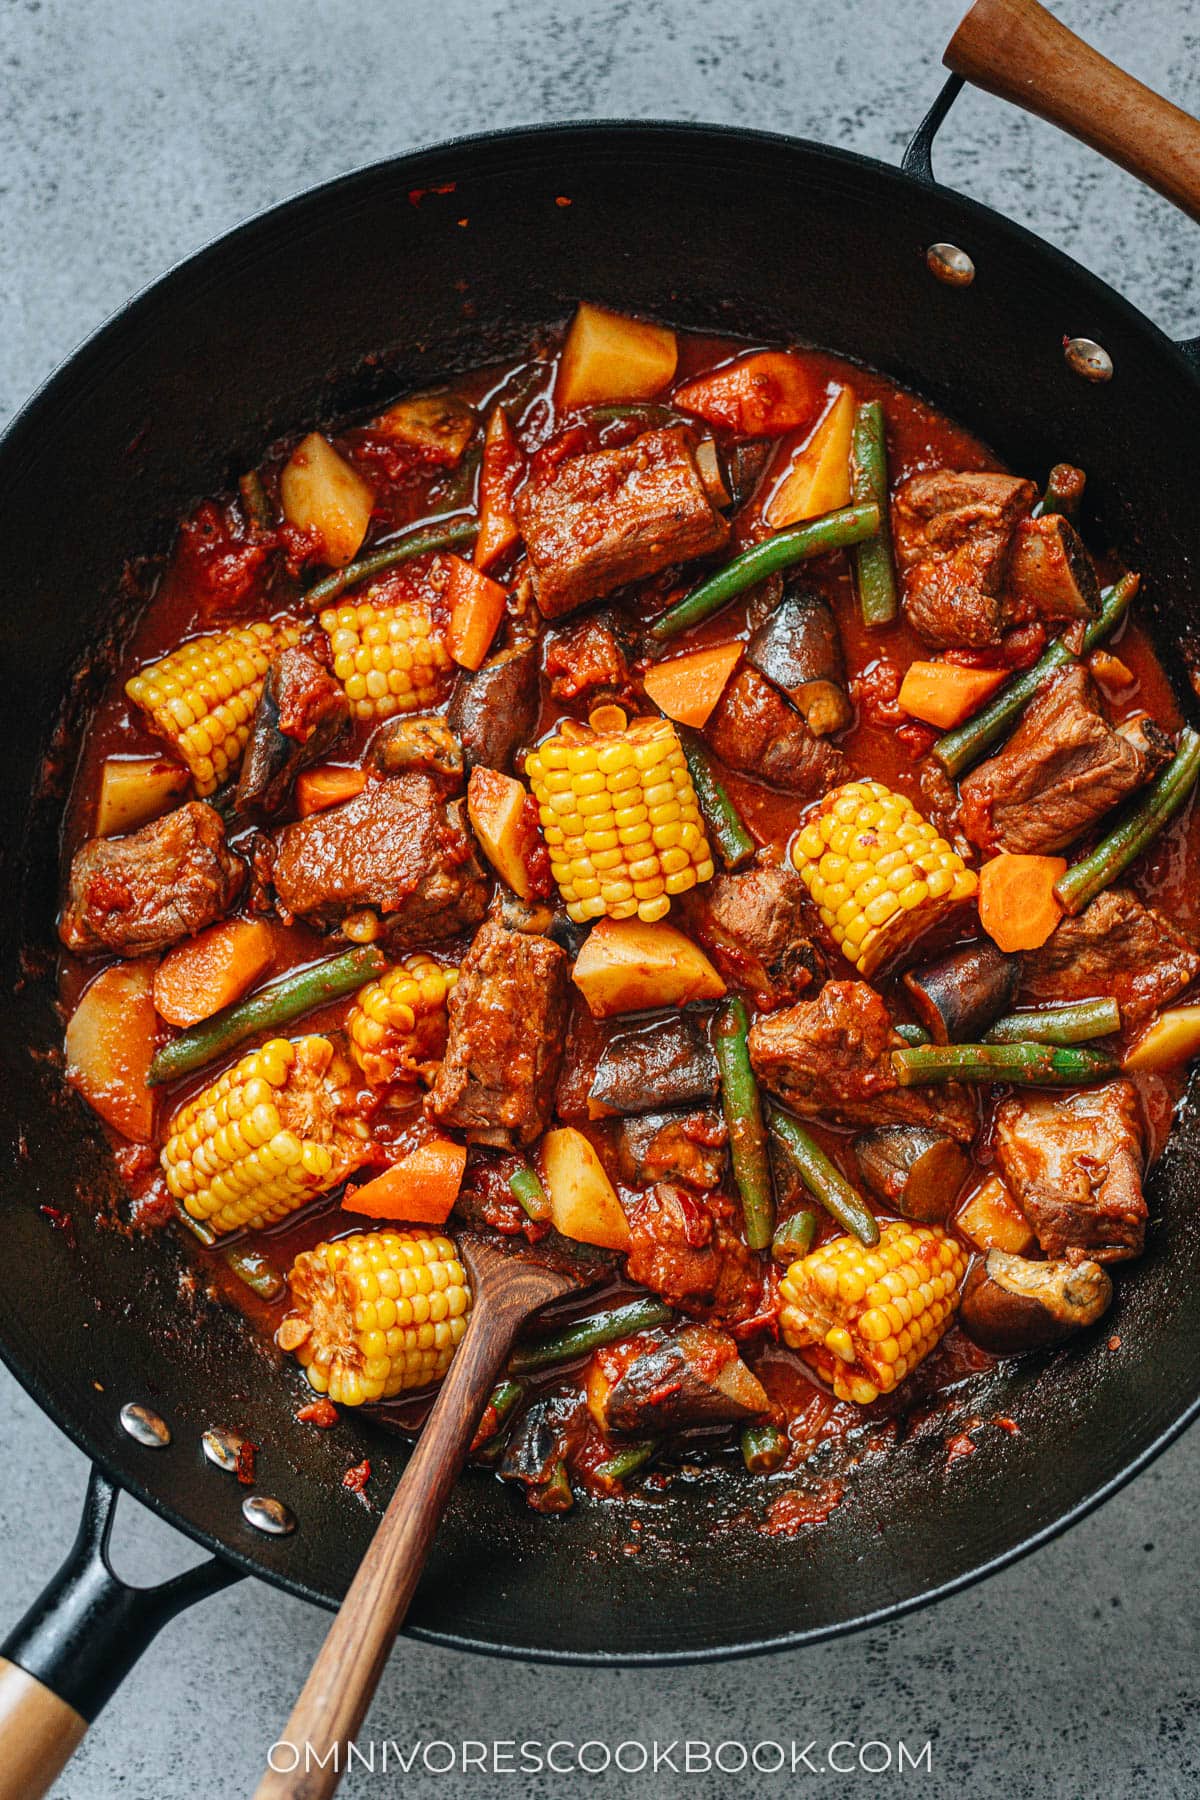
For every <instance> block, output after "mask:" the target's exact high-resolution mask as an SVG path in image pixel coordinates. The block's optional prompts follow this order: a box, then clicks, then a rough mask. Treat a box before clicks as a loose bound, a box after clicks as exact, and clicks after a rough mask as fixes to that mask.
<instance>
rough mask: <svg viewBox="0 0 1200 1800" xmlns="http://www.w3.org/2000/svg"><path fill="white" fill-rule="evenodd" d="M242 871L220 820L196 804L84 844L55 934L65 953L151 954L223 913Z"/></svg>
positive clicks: (215, 813)
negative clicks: (128, 831)
mask: <svg viewBox="0 0 1200 1800" xmlns="http://www.w3.org/2000/svg"><path fill="white" fill-rule="evenodd" d="M245 874H246V867H245V864H244V863H242V862H241V861H239V859H238V858H237V857H236V856H234V855H233V853H232V851H230V850H229V849H227V848H226V844H225V826H224V823H223V822H222V819H221V815H220V814H219V813H218V812H214V810H213V808H212V807H211V806H205V805H204V804H203V802H202V801H199V800H193V801H191V802H189V804H188V805H187V806H181V807H179V808H178V809H177V810H176V811H175V812H172V813H168V814H167V815H166V817H165V818H163V819H155V820H154V821H153V823H152V824H150V825H143V826H142V829H141V830H140V831H135V832H133V834H132V835H131V836H130V837H123V838H89V839H88V841H87V842H86V843H85V844H81V845H80V847H79V849H78V850H77V851H76V852H75V856H74V858H73V860H72V863H71V875H70V879H69V881H68V884H67V904H66V907H65V908H64V910H63V915H62V918H61V920H60V921H59V927H58V934H59V936H60V937H61V938H62V941H63V943H64V944H65V945H66V946H67V949H68V950H115V951H116V952H117V954H118V955H119V956H154V955H156V954H157V953H158V951H160V950H165V949H166V948H167V946H168V945H169V944H174V943H177V942H178V941H179V939H180V938H185V937H191V936H192V935H193V933H194V932H197V931H201V930H203V928H204V927H205V926H206V925H211V924H212V923H213V921H214V919H219V918H220V917H221V915H222V913H224V912H226V911H228V909H229V907H230V906H231V905H232V904H233V900H234V896H235V895H236V894H237V891H238V889H239V888H240V887H241V885H242V882H243V880H244V878H245Z"/></svg>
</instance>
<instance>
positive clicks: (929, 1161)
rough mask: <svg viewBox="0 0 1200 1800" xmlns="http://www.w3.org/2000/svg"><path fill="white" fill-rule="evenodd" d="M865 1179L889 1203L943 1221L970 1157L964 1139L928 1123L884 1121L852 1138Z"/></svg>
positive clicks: (907, 1214) (924, 1219) (928, 1220)
mask: <svg viewBox="0 0 1200 1800" xmlns="http://www.w3.org/2000/svg"><path fill="white" fill-rule="evenodd" d="M854 1153H855V1155H856V1156H857V1158H858V1166H859V1168H860V1169H861V1170H862V1177H863V1180H864V1181H865V1182H866V1184H867V1186H868V1187H869V1188H870V1190H871V1192H872V1193H873V1194H875V1195H877V1196H878V1198H879V1199H880V1200H882V1201H883V1202H884V1204H885V1205H886V1206H889V1207H890V1208H891V1209H892V1210H893V1211H894V1212H898V1213H900V1214H901V1215H902V1217H903V1218H906V1219H917V1220H919V1221H920V1222H921V1224H923V1225H930V1224H937V1225H941V1224H944V1223H945V1221H946V1218H947V1217H948V1215H949V1213H950V1209H951V1207H952V1205H953V1203H954V1201H955V1200H956V1199H957V1197H958V1193H959V1190H960V1189H961V1187H962V1184H963V1182H964V1181H965V1180H966V1178H967V1172H968V1170H969V1169H970V1166H971V1160H970V1158H969V1157H968V1155H967V1153H966V1151H965V1150H964V1149H963V1148H962V1146H961V1145H960V1144H956V1143H955V1141H954V1139H953V1138H950V1137H947V1136H946V1134H945V1133H944V1132H941V1131H932V1130H930V1129H929V1127H928V1126H925V1125H881V1126H880V1127H879V1128H878V1130H876V1131H864V1132H863V1134H862V1136H861V1137H859V1138H856V1139H855V1141H854Z"/></svg>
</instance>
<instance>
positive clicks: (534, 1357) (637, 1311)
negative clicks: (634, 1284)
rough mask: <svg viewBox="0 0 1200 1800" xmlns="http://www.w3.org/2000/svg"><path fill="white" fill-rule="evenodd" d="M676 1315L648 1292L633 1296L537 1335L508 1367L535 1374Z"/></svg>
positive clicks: (522, 1346)
mask: <svg viewBox="0 0 1200 1800" xmlns="http://www.w3.org/2000/svg"><path fill="white" fill-rule="evenodd" d="M674 1317H675V1315H674V1313H673V1312H672V1311H671V1308H670V1307H669V1306H667V1305H666V1304H665V1303H664V1302H663V1301H662V1300H656V1299H653V1298H651V1297H650V1296H649V1295H647V1296H646V1297H645V1299H642V1300H631V1301H629V1302H628V1304H627V1305H625V1306H615V1307H613V1308H612V1309H611V1310H610V1311H608V1312H601V1313H591V1314H589V1316H588V1317H587V1318H586V1319H576V1320H575V1322H574V1324H571V1325H564V1326H563V1328H562V1330H561V1331H555V1332H551V1334H550V1335H549V1336H548V1337H544V1338H535V1339H534V1341H533V1342H532V1343H531V1344H521V1345H519V1346H518V1348H517V1350H516V1352H515V1353H514V1355H513V1356H512V1358H511V1360H510V1362H509V1365H508V1366H509V1370H510V1372H511V1373H512V1374H513V1375H532V1374H533V1373H534V1372H535V1371H536V1370H537V1369H549V1368H552V1367H553V1366H554V1364H555V1363H562V1362H570V1361H571V1360H572V1359H573V1358H574V1357H576V1356H586V1355H587V1353H588V1352H589V1351H590V1350H600V1349H602V1348H603V1347H604V1345H605V1344H615V1343H617V1342H618V1341H619V1339H621V1338H625V1337H631V1336H632V1335H633V1333H634V1332H635V1331H651V1330H653V1329H654V1327H655V1326H656V1325H668V1324H670V1322H671V1320H672V1319H673V1318H674Z"/></svg>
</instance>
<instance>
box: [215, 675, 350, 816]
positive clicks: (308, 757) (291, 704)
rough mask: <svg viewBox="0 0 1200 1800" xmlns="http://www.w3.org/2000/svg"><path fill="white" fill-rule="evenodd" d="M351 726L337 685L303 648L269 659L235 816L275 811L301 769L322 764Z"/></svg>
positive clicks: (240, 778)
mask: <svg viewBox="0 0 1200 1800" xmlns="http://www.w3.org/2000/svg"><path fill="white" fill-rule="evenodd" d="M349 723H350V702H349V700H347V698H346V694H345V690H344V689H343V687H342V685H341V683H340V682H339V681H335V680H334V678H333V676H332V675H331V674H330V673H329V670H328V669H327V668H326V667H325V665H324V663H322V662H318V660H317V658H316V657H315V656H314V655H313V654H312V652H311V651H309V650H306V649H305V647H304V645H303V644H295V645H293V647H292V648H291V649H289V650H281V651H280V652H279V654H278V656H274V657H272V658H271V663H270V666H269V668H268V669H267V678H266V680H265V681H264V682H263V690H262V693H261V694H260V695H259V700H258V705H257V707H256V708H255V710H254V719H253V722H252V723H251V727H250V741H249V742H248V744H247V745H246V753H245V755H244V756H243V758H242V767H241V772H240V774H239V775H238V784H237V789H236V792H235V794H234V803H233V810H234V812H235V813H244V812H250V811H256V812H262V813H277V812H278V811H279V810H280V808H281V807H282V806H283V804H284V802H285V801H286V799H287V797H288V794H289V792H290V791H291V786H292V783H293V782H294V781H295V779H296V776H297V775H298V774H299V773H300V771H301V769H306V768H308V767H309V766H310V764H312V763H315V762H320V761H321V760H322V759H323V758H324V757H326V756H328V754H329V752H330V750H331V749H332V748H333V746H334V744H335V743H336V742H337V740H338V738H340V737H341V735H342V733H343V732H344V731H345V730H346V728H347V726H348V725H349Z"/></svg>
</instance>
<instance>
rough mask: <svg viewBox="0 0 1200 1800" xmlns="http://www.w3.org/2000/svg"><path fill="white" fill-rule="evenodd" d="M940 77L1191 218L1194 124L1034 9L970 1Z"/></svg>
mask: <svg viewBox="0 0 1200 1800" xmlns="http://www.w3.org/2000/svg"><path fill="white" fill-rule="evenodd" d="M942 60H943V62H944V63H945V64H946V67H947V68H948V69H953V71H954V73H955V74H956V75H961V76H962V77H963V78H964V80H966V81H969V82H971V83H972V84H973V85H974V86H975V87H980V88H986V89H987V91H988V93H990V94H998V95H999V96H1000V98H1001V99H1002V100H1011V101H1013V102H1014V103H1015V104H1016V105H1017V106H1023V107H1024V108H1025V110H1026V111H1027V112H1031V113H1036V114H1037V115H1038V116H1039V118H1043V119H1048V120H1049V121H1050V123H1051V124H1052V125H1058V126H1060V127H1061V128H1062V130H1063V131H1069V132H1070V133H1071V135H1072V137H1077V138H1081V139H1082V140H1083V142H1084V143H1085V144H1090V145H1091V146H1092V148H1093V149H1094V150H1099V151H1100V152H1101V154H1102V155H1104V156H1107V157H1110V158H1111V159H1112V161H1113V162H1115V163H1119V164H1120V165H1121V167H1122V168H1123V169H1128V170H1129V172H1130V174H1131V175H1136V176H1137V177H1138V179H1139V180H1141V181H1144V182H1146V183H1147V184H1148V185H1149V186H1150V187H1152V188H1157V189H1158V192H1159V193H1160V194H1165V195H1166V197H1167V199H1168V200H1172V201H1174V203H1175V205H1176V206H1178V207H1182V209H1183V211H1184V212H1185V213H1188V214H1190V216H1191V217H1192V218H1193V219H1200V123H1198V122H1197V121H1196V120H1195V119H1193V118H1192V117H1191V115H1190V114H1189V113H1185V112H1183V111H1182V110H1181V109H1180V108H1179V107H1178V106H1173V105H1172V104H1171V102H1170V101H1169V100H1164V99H1163V98H1162V96H1161V94H1156V93H1155V92H1154V91H1153V89H1152V88H1148V87H1146V86H1144V85H1143V83H1142V82H1140V81H1138V80H1136V79H1135V77H1134V76H1132V75H1126V74H1125V72H1124V70H1122V69H1118V68H1117V67H1116V65H1115V64H1114V63H1110V62H1109V60H1108V58H1107V57H1105V56H1101V55H1100V52H1099V51H1098V50H1093V49H1092V48H1091V46H1090V45H1089V44H1085V43H1084V41H1083V39H1082V38H1078V37H1076V36H1075V33H1074V32H1073V31H1068V30H1067V27H1066V26H1065V25H1061V24H1060V23H1059V21H1058V20H1057V19H1056V18H1054V17H1053V15H1052V14H1051V13H1048V12H1047V11H1046V9H1045V7H1044V6H1039V5H1038V3H1037V0H975V5H974V6H973V7H972V8H971V10H970V12H969V13H968V14H967V16H966V18H965V19H964V20H963V22H962V24H961V25H960V26H959V28H958V30H957V31H956V32H955V34H954V36H953V37H952V38H951V40H950V43H949V45H948V46H947V49H946V54H945V56H944V57H943V58H942Z"/></svg>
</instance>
